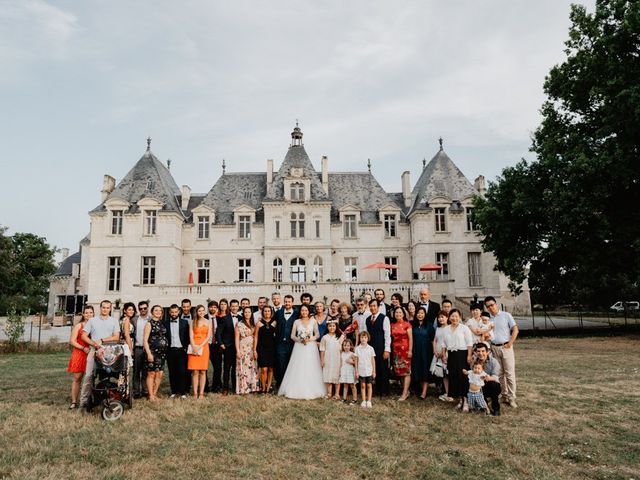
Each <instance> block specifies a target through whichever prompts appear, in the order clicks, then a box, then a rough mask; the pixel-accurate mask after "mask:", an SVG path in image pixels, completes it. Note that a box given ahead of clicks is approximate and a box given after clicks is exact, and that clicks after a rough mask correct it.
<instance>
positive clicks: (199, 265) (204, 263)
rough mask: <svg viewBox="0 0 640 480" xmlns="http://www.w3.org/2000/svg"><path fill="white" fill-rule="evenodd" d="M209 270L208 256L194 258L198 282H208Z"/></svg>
mask: <svg viewBox="0 0 640 480" xmlns="http://www.w3.org/2000/svg"><path fill="white" fill-rule="evenodd" d="M210 271H211V261H210V260H209V259H208V258H202V259H200V260H196V273H197V274H198V283H209V279H210V277H209V272H210Z"/></svg>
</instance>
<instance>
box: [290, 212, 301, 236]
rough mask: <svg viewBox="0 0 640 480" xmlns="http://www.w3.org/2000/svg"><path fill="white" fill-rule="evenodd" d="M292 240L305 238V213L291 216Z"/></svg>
mask: <svg viewBox="0 0 640 480" xmlns="http://www.w3.org/2000/svg"><path fill="white" fill-rule="evenodd" d="M290 223H291V238H304V213H299V214H295V213H292V214H291V222H290Z"/></svg>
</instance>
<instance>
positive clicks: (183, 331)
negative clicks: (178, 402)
mask: <svg viewBox="0 0 640 480" xmlns="http://www.w3.org/2000/svg"><path fill="white" fill-rule="evenodd" d="M164 327H165V328H166V330H167V341H168V342H169V350H168V351H167V365H168V367H169V384H170V386H171V398H176V397H177V396H179V397H180V398H182V399H186V398H187V388H188V387H187V378H188V371H187V347H188V346H189V321H188V320H186V319H184V318H180V307H178V305H176V304H175V303H174V304H173V305H171V307H169V318H168V319H166V320H164Z"/></svg>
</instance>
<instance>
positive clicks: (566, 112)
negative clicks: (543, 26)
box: [475, 0, 640, 306]
mask: <svg viewBox="0 0 640 480" xmlns="http://www.w3.org/2000/svg"><path fill="white" fill-rule="evenodd" d="M570 19H571V22H572V25H571V27H570V30H569V38H568V40H567V41H566V42H565V46H566V48H565V53H566V60H565V61H564V62H562V63H561V64H559V65H556V66H554V67H553V68H552V69H551V71H550V72H549V74H548V76H547V77H546V80H545V83H544V92H545V94H546V96H547V99H546V101H545V102H544V104H543V105H542V109H541V114H542V122H541V124H540V126H539V127H538V128H537V130H536V131H535V133H534V135H533V141H532V147H531V151H533V152H535V154H536V160H535V161H533V162H526V161H524V160H522V161H521V162H519V163H518V164H516V165H515V166H513V167H509V168H506V169H504V170H503V172H502V175H501V176H500V177H498V179H497V180H496V182H492V183H491V184H490V185H489V188H488V190H487V194H486V197H485V198H477V199H476V200H475V202H476V209H475V216H476V218H475V220H476V222H477V223H478V224H479V226H480V231H481V233H482V235H483V236H484V240H483V246H484V248H485V249H486V250H489V251H492V252H494V254H495V256H496V258H497V268H498V269H499V270H501V271H502V272H504V273H506V274H507V275H509V276H510V277H511V278H512V279H513V280H514V282H515V283H522V282H523V281H524V280H525V279H526V278H528V280H529V285H530V287H531V289H532V294H533V296H534V299H535V301H537V302H544V303H548V304H549V303H569V302H577V303H581V304H585V305H592V306H595V305H607V304H610V302H613V301H616V300H637V299H638V297H639V293H640V287H639V278H640V2H638V1H630V0H598V1H597V2H596V8H595V12H593V13H588V12H587V10H586V9H585V7H583V6H580V5H574V6H572V8H571V14H570Z"/></svg>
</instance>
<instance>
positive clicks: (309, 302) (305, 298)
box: [300, 292, 316, 315]
mask: <svg viewBox="0 0 640 480" xmlns="http://www.w3.org/2000/svg"><path fill="white" fill-rule="evenodd" d="M302 305H306V306H307V308H308V309H309V315H315V313H316V308H315V306H314V305H313V295H311V294H310V293H309V292H304V293H303V294H302V295H300V306H302Z"/></svg>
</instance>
